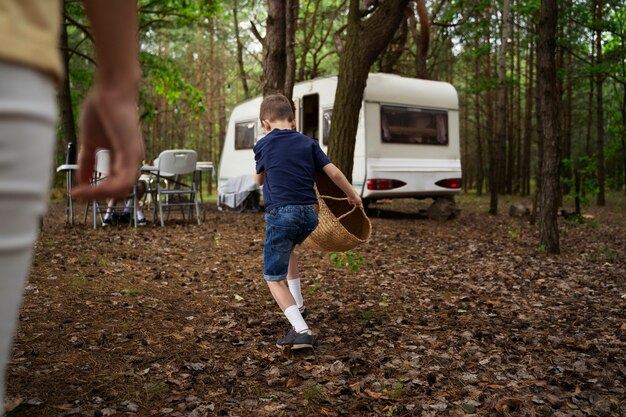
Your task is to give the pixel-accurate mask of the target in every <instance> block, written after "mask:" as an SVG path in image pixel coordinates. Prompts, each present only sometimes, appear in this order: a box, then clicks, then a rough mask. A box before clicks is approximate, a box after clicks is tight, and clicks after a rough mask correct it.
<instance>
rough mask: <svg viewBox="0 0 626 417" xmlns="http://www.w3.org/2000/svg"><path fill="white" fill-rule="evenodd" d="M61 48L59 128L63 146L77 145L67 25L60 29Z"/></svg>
mask: <svg viewBox="0 0 626 417" xmlns="http://www.w3.org/2000/svg"><path fill="white" fill-rule="evenodd" d="M61 50H62V52H63V64H64V65H65V74H66V76H65V78H64V79H63V85H61V89H60V91H59V107H60V109H61V128H62V129H63V139H64V140H63V142H64V145H65V147H66V148H67V145H68V144H69V143H74V144H75V145H77V143H76V142H77V140H76V122H75V119H74V107H73V105H72V91H71V88H70V71H69V68H70V52H69V44H68V37H67V25H65V24H64V25H63V26H62V29H61Z"/></svg>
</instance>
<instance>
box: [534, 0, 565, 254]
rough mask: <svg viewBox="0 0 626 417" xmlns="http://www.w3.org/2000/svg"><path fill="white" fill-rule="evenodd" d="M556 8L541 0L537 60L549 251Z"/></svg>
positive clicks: (542, 229) (555, 154)
mask: <svg viewBox="0 0 626 417" xmlns="http://www.w3.org/2000/svg"><path fill="white" fill-rule="evenodd" d="M557 18H558V8H557V2H556V0H542V1H541V17H540V22H539V46H538V50H537V63H538V69H539V74H541V76H540V77H539V78H538V85H539V95H540V100H539V103H540V108H539V112H538V114H539V117H540V119H541V127H542V136H543V140H544V144H543V158H542V164H541V176H542V181H541V190H540V193H539V217H540V219H539V220H540V223H539V238H540V244H541V245H542V247H544V248H545V250H546V251H547V252H548V253H552V254H558V253H560V245H559V229H558V222H557V210H558V200H559V198H558V196H559V167H560V162H561V158H560V138H559V134H560V129H559V117H558V116H559V114H558V100H557V99H558V97H557V91H556V89H557V77H556V62H555V52H556V28H557Z"/></svg>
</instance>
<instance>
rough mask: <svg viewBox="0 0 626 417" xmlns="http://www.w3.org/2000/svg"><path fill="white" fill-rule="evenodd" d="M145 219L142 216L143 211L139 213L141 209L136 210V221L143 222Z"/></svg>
mask: <svg viewBox="0 0 626 417" xmlns="http://www.w3.org/2000/svg"><path fill="white" fill-rule="evenodd" d="M144 218H145V216H144V215H143V211H141V209H139V208H137V220H143V219H144Z"/></svg>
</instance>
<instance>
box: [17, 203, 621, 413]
mask: <svg viewBox="0 0 626 417" xmlns="http://www.w3.org/2000/svg"><path fill="white" fill-rule="evenodd" d="M417 204H418V203H417V202H413V201H403V200H401V201H398V202H394V203H392V204H385V205H383V204H380V205H376V204H374V205H372V206H371V207H370V210H369V214H370V218H371V220H372V223H373V229H374V231H373V235H372V239H371V241H370V242H369V243H367V244H365V245H363V246H361V247H359V248H357V249H355V252H356V253H358V254H359V255H360V256H362V257H363V265H361V266H360V267H359V268H358V270H357V271H356V272H355V271H351V270H348V269H346V268H342V267H341V266H337V265H336V264H335V263H334V262H332V261H331V260H330V259H329V255H328V254H324V253H319V252H314V251H310V250H307V249H302V250H300V251H299V253H300V260H301V268H300V270H301V277H302V281H303V293H304V297H305V301H306V304H307V307H308V309H309V318H308V319H307V322H308V323H309V324H310V325H311V326H312V328H313V330H314V333H315V334H316V335H317V337H318V341H317V345H316V348H315V351H314V352H313V351H310V350H309V351H300V352H281V351H280V350H278V349H277V348H276V346H275V340H276V339H277V338H279V337H282V336H283V335H284V333H285V331H286V330H287V328H288V323H287V322H286V321H285V319H284V318H283V316H282V314H281V313H280V311H279V310H278V307H277V306H276V305H275V303H274V301H273V300H272V298H271V296H270V294H269V291H268V290H267V288H266V285H265V283H264V281H263V279H262V260H263V237H264V224H263V217H262V214H261V213H243V214H232V213H222V212H218V211H217V210H215V207H214V206H209V207H208V209H207V212H206V219H205V221H204V222H203V224H202V225H200V226H196V225H188V224H185V223H184V222H182V221H178V220H174V221H173V222H171V223H170V224H169V225H168V226H167V227H166V228H164V229H161V228H160V227H157V226H152V225H148V226H147V227H145V228H141V229H136V230H135V229H127V228H112V229H97V230H92V229H90V228H88V227H84V226H82V225H79V226H76V227H73V228H71V227H68V226H65V225H64V223H63V207H62V206H60V205H53V206H52V207H51V209H50V214H49V215H48V217H47V218H46V219H45V222H44V227H43V230H42V233H41V236H40V239H39V241H38V243H37V246H36V253H35V260H34V266H33V269H32V273H31V277H30V281H29V285H28V287H27V290H26V292H25V299H24V305H23V307H22V311H21V315H20V323H19V329H18V333H17V336H16V340H15V344H14V347H13V355H12V359H11V362H10V366H9V370H8V388H7V389H8V396H9V403H8V404H9V405H10V408H9V410H12V411H11V412H10V413H9V416H21V415H25V416H56V415H84V416H106V415H137V416H144V415H145V416H150V415H164V416H194V417H200V416H208V415H225V416H236V415H244V416H245V415H256V416H274V415H285V416H292V415H293V416H300V415H311V416H318V415H328V416H341V415H385V416H431V415H432V416H435V415H446V416H447V415H450V416H465V415H494V416H536V415H554V416H616V415H626V401H625V398H626V392H625V388H624V387H625V386H626V313H625V311H626V299H625V298H624V294H625V293H626V222H624V220H623V218H624V213H623V212H620V211H619V210H617V211H611V209H610V208H602V209H599V208H598V209H593V214H594V221H593V223H592V222H586V223H582V224H578V223H570V222H566V221H564V220H563V219H560V220H559V221H560V222H561V223H560V226H559V230H560V233H561V242H562V252H563V253H562V254H561V255H559V256H549V255H546V254H545V253H542V252H541V251H540V250H538V243H537V242H538V233H537V230H536V228H535V227H532V226H530V225H528V223H527V222H525V221H524V220H522V219H518V218H509V217H505V216H500V217H492V216H489V215H487V214H485V213H481V212H479V211H477V210H472V207H471V206H469V207H463V209H464V210H463V211H462V212H461V214H460V216H459V217H458V218H457V219H455V220H452V221H448V222H436V221H429V220H426V219H423V216H420V215H419V208H418V207H417ZM614 210H615V209H614ZM511 230H513V231H515V233H511Z"/></svg>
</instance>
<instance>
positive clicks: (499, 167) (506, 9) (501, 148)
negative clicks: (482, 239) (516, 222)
mask: <svg viewBox="0 0 626 417" xmlns="http://www.w3.org/2000/svg"><path fill="white" fill-rule="evenodd" d="M510 32H511V3H510V1H509V0H504V3H503V9H502V40H501V45H500V60H499V63H498V110H497V111H498V115H497V120H496V123H497V128H496V143H495V144H494V148H493V149H494V150H495V151H496V155H495V157H494V160H495V162H496V166H495V167H494V171H495V172H494V173H493V175H494V179H495V180H496V182H495V183H494V185H495V187H494V189H495V192H496V193H498V192H503V191H504V190H505V180H506V166H505V162H506V144H507V125H508V124H509V118H510V115H509V113H508V111H507V110H508V109H507V93H508V91H507V86H506V54H507V46H508V39H509V33H510ZM493 192H494V191H492V194H493ZM496 201H497V195H496ZM490 212H491V214H498V206H497V203H496V206H495V208H494V207H492V211H490Z"/></svg>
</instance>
